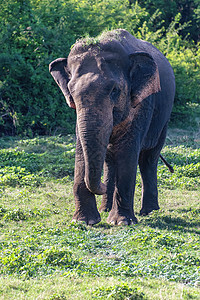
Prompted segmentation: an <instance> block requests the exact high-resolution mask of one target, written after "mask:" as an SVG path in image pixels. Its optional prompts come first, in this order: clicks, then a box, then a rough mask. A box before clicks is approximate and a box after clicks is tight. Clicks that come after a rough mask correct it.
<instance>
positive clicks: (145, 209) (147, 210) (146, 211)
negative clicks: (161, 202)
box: [140, 205, 160, 216]
mask: <svg viewBox="0 0 200 300" xmlns="http://www.w3.org/2000/svg"><path fill="white" fill-rule="evenodd" d="M159 209H160V207H159V206H158V205H156V206H154V207H142V209H141V210H140V216H147V215H149V214H150V213H151V212H152V211H154V210H159Z"/></svg>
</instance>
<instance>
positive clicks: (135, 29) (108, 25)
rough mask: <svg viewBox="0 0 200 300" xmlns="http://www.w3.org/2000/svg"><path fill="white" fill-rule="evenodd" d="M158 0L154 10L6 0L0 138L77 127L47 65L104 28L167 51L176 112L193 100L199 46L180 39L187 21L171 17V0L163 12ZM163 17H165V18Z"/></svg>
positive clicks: (121, 4) (194, 14)
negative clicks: (118, 30) (119, 30)
mask: <svg viewBox="0 0 200 300" xmlns="http://www.w3.org/2000/svg"><path fill="white" fill-rule="evenodd" d="M130 2H132V5H130ZM157 2H158V3H157ZM157 2H156V3H154V5H153V11H152V9H151V7H152V1H150V0H149V1H148V2H147V3H146V2H145V4H144V1H138V2H137V1H123V0H118V1H114V0H106V1H93V0H88V1H85V0H81V1H76V0H69V1H65V2H63V1H62V0H57V1H55V0H52V1H49V0H44V1H36V0H32V1H28V2H26V1H25V2H23V1H15V2H13V1H12V0H8V1H4V2H3V3H2V5H1V12H0V26H1V28H2V30H1V32H0V46H1V47H0V48H1V52H0V136H2V135H16V134H20V135H27V136H30V137H32V136H34V135H35V134H39V135H46V134H48V135H49V134H50V135H52V134H56V133H64V134H68V133H72V132H74V129H75V113H74V111H73V110H71V109H70V108H69V107H68V106H67V105H66V103H65V100H64V97H63V95H62V93H61V91H60V90H59V89H58V87H57V86H56V84H55V83H54V81H53V79H52V78H51V76H50V74H49V71H48V64H49V63H50V62H51V61H52V60H53V59H55V58H57V57H66V56H67V55H68V53H69V51H70V47H71V45H72V44H74V42H75V41H76V40H77V39H78V38H80V37H84V36H86V35H89V36H97V35H98V34H100V33H101V32H102V31H103V30H111V29H115V28H124V29H127V30H128V31H130V32H131V33H132V34H133V35H135V36H136V37H139V38H142V39H146V40H148V41H150V42H153V43H154V44H155V46H157V47H158V48H159V49H160V50H161V51H162V52H163V53H164V54H165V55H167V57H168V58H169V60H170V62H171V64H172V66H173V68H174V70H175V75H176V82H177V92H176V101H175V110H174V114H175V116H176V115H178V116H179V113H180V112H181V111H182V110H183V108H185V107H187V104H188V103H198V102H199V93H198V88H197V87H198V86H199V80H200V79H199V55H200V54H199V50H198V47H196V46H195V45H194V44H193V43H192V41H191V42H190V44H188V42H186V43H185V41H183V39H182V37H181V35H182V33H183V32H186V31H188V28H189V27H188V25H187V26H186V25H184V22H185V21H186V22H187V21H189V20H188V19H186V20H183V16H182V15H181V14H179V17H176V15H177V13H178V12H179V7H178V5H175V4H174V2H173V3H170V5H169V8H168V9H167V11H166V5H165V1H157ZM192 3H193V5H192V6H190V10H191V13H190V14H189V16H190V17H191V18H192V28H195V26H197V25H196V22H199V5H197V2H196V1H192ZM150 4H151V5H150ZM171 5H172V6H173V9H172V10H173V13H172V12H171V11H170V9H171V8H170V7H171ZM163 7H164V8H165V9H163ZM181 7H182V4H181ZM183 7H185V5H183ZM157 8H160V10H157ZM165 14H169V15H170V17H169V20H168V21H167V22H166V15H165ZM173 18H174V19H175V21H174V20H173ZM163 20H165V24H163ZM183 21H184V22H183ZM80 24H81V26H80ZM197 28H198V26H197ZM194 34H195V30H194V31H193V35H194ZM196 42H197V41H196ZM186 114H187V115H189V113H187V110H186ZM174 119H175V117H174ZM179 119H181V117H179Z"/></svg>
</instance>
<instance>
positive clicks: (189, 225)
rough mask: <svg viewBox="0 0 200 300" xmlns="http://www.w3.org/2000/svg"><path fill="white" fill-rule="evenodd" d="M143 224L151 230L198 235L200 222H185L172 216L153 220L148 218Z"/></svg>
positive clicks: (158, 217)
mask: <svg viewBox="0 0 200 300" xmlns="http://www.w3.org/2000/svg"><path fill="white" fill-rule="evenodd" d="M144 223H145V224H147V223H148V226H150V227H152V228H159V229H168V230H178V231H182V232H191V233H196V234H200V221H199V220H186V219H183V218H180V217H172V216H157V217H155V218H154V219H153V218H151V219H150V218H148V219H146V220H144Z"/></svg>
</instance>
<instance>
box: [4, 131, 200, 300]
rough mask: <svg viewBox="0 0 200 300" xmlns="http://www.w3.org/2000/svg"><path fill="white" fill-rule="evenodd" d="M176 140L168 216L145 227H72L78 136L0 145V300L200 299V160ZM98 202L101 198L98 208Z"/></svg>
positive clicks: (170, 151) (166, 176)
mask: <svg viewBox="0 0 200 300" xmlns="http://www.w3.org/2000/svg"><path fill="white" fill-rule="evenodd" d="M198 143H199V136H198V134H197V133H196V132H188V131H180V130H179V131H177V130H170V131H169V134H168V138H167V142H166V146H165V148H164V149H163V151H162V153H163V155H164V157H165V158H167V160H168V161H169V162H170V163H171V164H172V165H173V167H174V169H175V173H174V174H170V173H169V171H168V170H167V168H166V167H165V166H163V164H162V162H160V164H159V167H158V186H159V202H160V206H161V209H160V211H158V212H154V213H152V214H151V215H149V216H147V217H140V216H139V215H138V212H139V210H140V205H141V204H140V194H141V183H140V178H139V174H138V176H137V188H136V195H135V211H136V215H137V217H138V219H139V224H137V225H131V226H128V227H123V226H122V227H115V226H110V225H108V224H107V223H106V218H107V215H108V213H102V214H101V217H102V221H101V222H100V223H99V224H97V225H95V226H93V227H89V226H86V225H84V224H81V223H78V224H74V223H71V219H72V215H73V211H74V202H73V194H72V186H73V168H74V152H75V141H74V138H73V137H72V136H66V137H61V136H55V137H37V138H34V139H19V138H1V139H0V145H1V149H0V200H1V201H0V232H1V234H0V272H1V277H0V299H5V300H6V299H45V300H47V299H48V300H50V299H54V300H63V299H166V300H167V299H200V296H199V295H200V274H199V270H200V250H199V249H200V239H199V234H200V219H199V213H200V202H199V199H200V192H199V191H200V171H199V161H200V150H199V144H198ZM100 201H101V199H100V197H97V203H98V206H99V205H100Z"/></svg>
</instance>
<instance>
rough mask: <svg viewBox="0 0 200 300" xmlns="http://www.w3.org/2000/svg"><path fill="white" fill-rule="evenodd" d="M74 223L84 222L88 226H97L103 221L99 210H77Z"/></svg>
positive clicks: (73, 219)
mask: <svg viewBox="0 0 200 300" xmlns="http://www.w3.org/2000/svg"><path fill="white" fill-rule="evenodd" d="M72 221H73V222H84V223H86V225H95V224H97V223H99V222H100V221H101V217H100V214H99V212H98V210H97V209H96V210H94V209H93V210H91V211H90V210H89V208H88V210H80V209H78V210H76V211H75V213H74V215H73V218H72Z"/></svg>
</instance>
